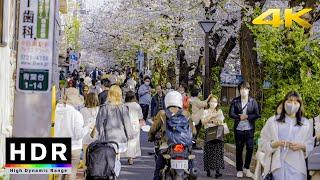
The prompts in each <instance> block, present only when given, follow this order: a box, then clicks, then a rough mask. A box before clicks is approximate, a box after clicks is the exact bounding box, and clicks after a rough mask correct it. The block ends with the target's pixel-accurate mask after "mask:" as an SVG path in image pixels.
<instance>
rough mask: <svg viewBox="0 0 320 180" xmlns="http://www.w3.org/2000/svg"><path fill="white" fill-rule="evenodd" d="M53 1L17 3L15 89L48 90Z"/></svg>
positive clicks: (50, 67) (36, 0) (52, 30)
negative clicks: (17, 28) (17, 31)
mask: <svg viewBox="0 0 320 180" xmlns="http://www.w3.org/2000/svg"><path fill="white" fill-rule="evenodd" d="M53 33H54V1H52V0H51V1H50V0H20V15H19V36H18V37H19V42H18V57H17V82H16V84H17V90H18V91H22V92H48V91H50V89H51V79H52V58H53V49H54V48H53V43H54V42H53Z"/></svg>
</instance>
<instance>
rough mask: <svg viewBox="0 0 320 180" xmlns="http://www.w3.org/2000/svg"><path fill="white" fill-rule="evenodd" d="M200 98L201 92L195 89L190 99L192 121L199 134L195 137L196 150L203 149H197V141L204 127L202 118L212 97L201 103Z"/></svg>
mask: <svg viewBox="0 0 320 180" xmlns="http://www.w3.org/2000/svg"><path fill="white" fill-rule="evenodd" d="M198 96H199V90H198V89H193V90H192V92H191V98H190V104H191V113H192V114H191V119H192V121H193V122H194V124H195V127H196V130H197V133H196V135H195V137H194V143H193V148H194V149H201V148H200V147H197V143H196V141H197V139H198V136H199V133H200V130H201V127H202V123H201V118H202V116H203V111H204V108H206V107H207V106H208V100H209V98H210V96H211V95H210V96H209V97H208V98H207V99H206V100H204V101H201V100H200V98H199V97H198Z"/></svg>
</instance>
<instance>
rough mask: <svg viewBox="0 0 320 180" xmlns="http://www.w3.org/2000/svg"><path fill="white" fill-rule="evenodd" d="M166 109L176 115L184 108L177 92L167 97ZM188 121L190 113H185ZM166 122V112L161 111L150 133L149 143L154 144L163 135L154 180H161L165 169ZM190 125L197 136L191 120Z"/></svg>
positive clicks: (155, 118)
mask: <svg viewBox="0 0 320 180" xmlns="http://www.w3.org/2000/svg"><path fill="white" fill-rule="evenodd" d="M164 101H165V108H166V109H168V110H169V111H171V112H172V113H173V114H176V113H178V112H179V110H181V109H182V108H183V102H182V95H181V94H180V93H179V92H177V91H171V92H169V93H168V94H167V95H166V96H165V99H164ZM182 114H183V115H184V116H185V117H187V119H189V117H190V114H189V112H188V111H183V113H182ZM166 120H167V116H166V113H165V110H161V111H159V112H158V114H157V115H156V116H155V117H154V119H153V124H152V127H151V129H150V131H149V141H151V142H153V141H155V139H156V135H157V133H158V132H160V134H161V140H160V152H159V153H158V158H157V159H156V168H155V171H154V178H153V180H159V179H160V171H161V169H163V168H164V167H165V163H166V161H165V159H164V157H163V155H162V154H163V153H164V152H165V151H166V150H167V148H168V144H167V137H166V134H165V131H166V126H165V124H166ZM189 125H190V127H192V133H193V134H195V133H196V130H195V128H194V126H193V123H192V120H191V119H189Z"/></svg>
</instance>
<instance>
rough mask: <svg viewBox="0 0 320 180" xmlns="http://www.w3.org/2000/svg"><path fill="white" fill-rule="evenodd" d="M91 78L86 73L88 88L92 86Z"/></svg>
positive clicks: (85, 80) (85, 81) (85, 79)
mask: <svg viewBox="0 0 320 180" xmlns="http://www.w3.org/2000/svg"><path fill="white" fill-rule="evenodd" d="M91 81H92V79H91V77H90V76H89V74H88V73H86V77H85V78H84V83H85V84H86V85H87V86H91Z"/></svg>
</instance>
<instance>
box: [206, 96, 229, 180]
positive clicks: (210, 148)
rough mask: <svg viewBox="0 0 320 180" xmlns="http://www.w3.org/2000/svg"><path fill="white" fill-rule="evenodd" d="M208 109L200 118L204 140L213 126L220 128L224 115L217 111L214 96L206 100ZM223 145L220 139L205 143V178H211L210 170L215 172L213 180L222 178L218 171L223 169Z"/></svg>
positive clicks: (216, 100)
mask: <svg viewBox="0 0 320 180" xmlns="http://www.w3.org/2000/svg"><path fill="white" fill-rule="evenodd" d="M207 105H208V108H207V109H206V110H204V112H203V117H202V119H201V120H202V124H203V125H204V128H205V130H206V131H205V137H206V138H205V139H206V140H207V137H208V136H209V133H210V132H211V131H210V130H212V129H210V128H213V127H215V126H219V125H220V126H221V125H222V124H223V120H224V115H223V112H222V110H221V109H219V106H218V105H219V103H218V98H217V97H216V96H210V98H209V99H208V104H207ZM223 154H224V143H223V141H222V140H221V139H213V140H212V139H210V141H205V143H204V149H203V162H204V170H205V171H206V172H207V176H208V177H211V170H215V171H216V174H215V178H219V177H221V176H222V174H221V173H220V169H224V160H223V156H224V155H223Z"/></svg>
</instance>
